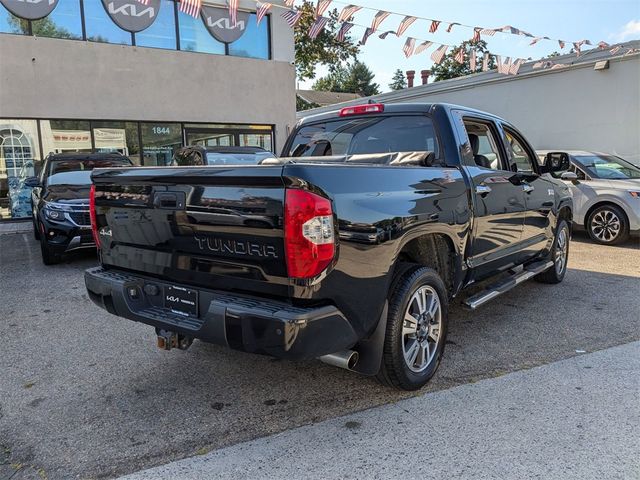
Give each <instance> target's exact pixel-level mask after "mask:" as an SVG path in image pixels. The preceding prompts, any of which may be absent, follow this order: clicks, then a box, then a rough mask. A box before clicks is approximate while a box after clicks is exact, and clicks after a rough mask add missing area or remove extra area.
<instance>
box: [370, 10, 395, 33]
mask: <svg viewBox="0 0 640 480" xmlns="http://www.w3.org/2000/svg"><path fill="white" fill-rule="evenodd" d="M389 15H391V13H389V12H385V11H384V10H380V11H379V12H378V13H376V15H375V17H373V21H372V22H371V27H370V28H371V30H373V31H374V32H375V31H377V30H378V28H379V27H380V24H381V23H382V22H384V21H385V19H386V18H387V17H388V16H389Z"/></svg>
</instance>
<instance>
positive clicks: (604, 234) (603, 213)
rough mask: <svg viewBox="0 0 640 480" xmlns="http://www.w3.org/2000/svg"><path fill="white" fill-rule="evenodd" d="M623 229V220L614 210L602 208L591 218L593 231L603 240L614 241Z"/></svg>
mask: <svg viewBox="0 0 640 480" xmlns="http://www.w3.org/2000/svg"><path fill="white" fill-rule="evenodd" d="M621 229H622V222H621V221H620V218H619V217H618V215H617V214H616V213H615V212H613V211H612V210H600V211H599V212H597V213H596V214H595V215H594V216H593V218H592V219H591V231H592V232H593V235H594V236H595V237H596V238H597V239H598V240H600V241H601V242H606V243H609V242H613V241H614V240H615V239H616V238H618V235H620V231H621Z"/></svg>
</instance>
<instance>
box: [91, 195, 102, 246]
mask: <svg viewBox="0 0 640 480" xmlns="http://www.w3.org/2000/svg"><path fill="white" fill-rule="evenodd" d="M89 217H90V218H91V233H92V235H93V241H94V242H96V247H98V248H100V235H98V222H97V221H96V186H95V185H91V189H90V190H89Z"/></svg>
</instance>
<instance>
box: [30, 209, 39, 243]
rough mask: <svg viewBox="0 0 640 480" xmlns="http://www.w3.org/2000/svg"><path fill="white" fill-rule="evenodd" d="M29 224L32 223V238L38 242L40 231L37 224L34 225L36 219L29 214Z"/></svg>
mask: <svg viewBox="0 0 640 480" xmlns="http://www.w3.org/2000/svg"><path fill="white" fill-rule="evenodd" d="M31 222H32V223H33V238H35V239H36V240H40V230H38V224H37V223H36V217H34V216H33V214H31Z"/></svg>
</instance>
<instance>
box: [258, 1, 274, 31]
mask: <svg viewBox="0 0 640 480" xmlns="http://www.w3.org/2000/svg"><path fill="white" fill-rule="evenodd" d="M271 7H273V4H271V3H260V2H258V3H257V4H256V20H257V23H258V25H260V22H261V21H262V19H263V18H264V16H265V15H266V14H267V13H269V10H271Z"/></svg>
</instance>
